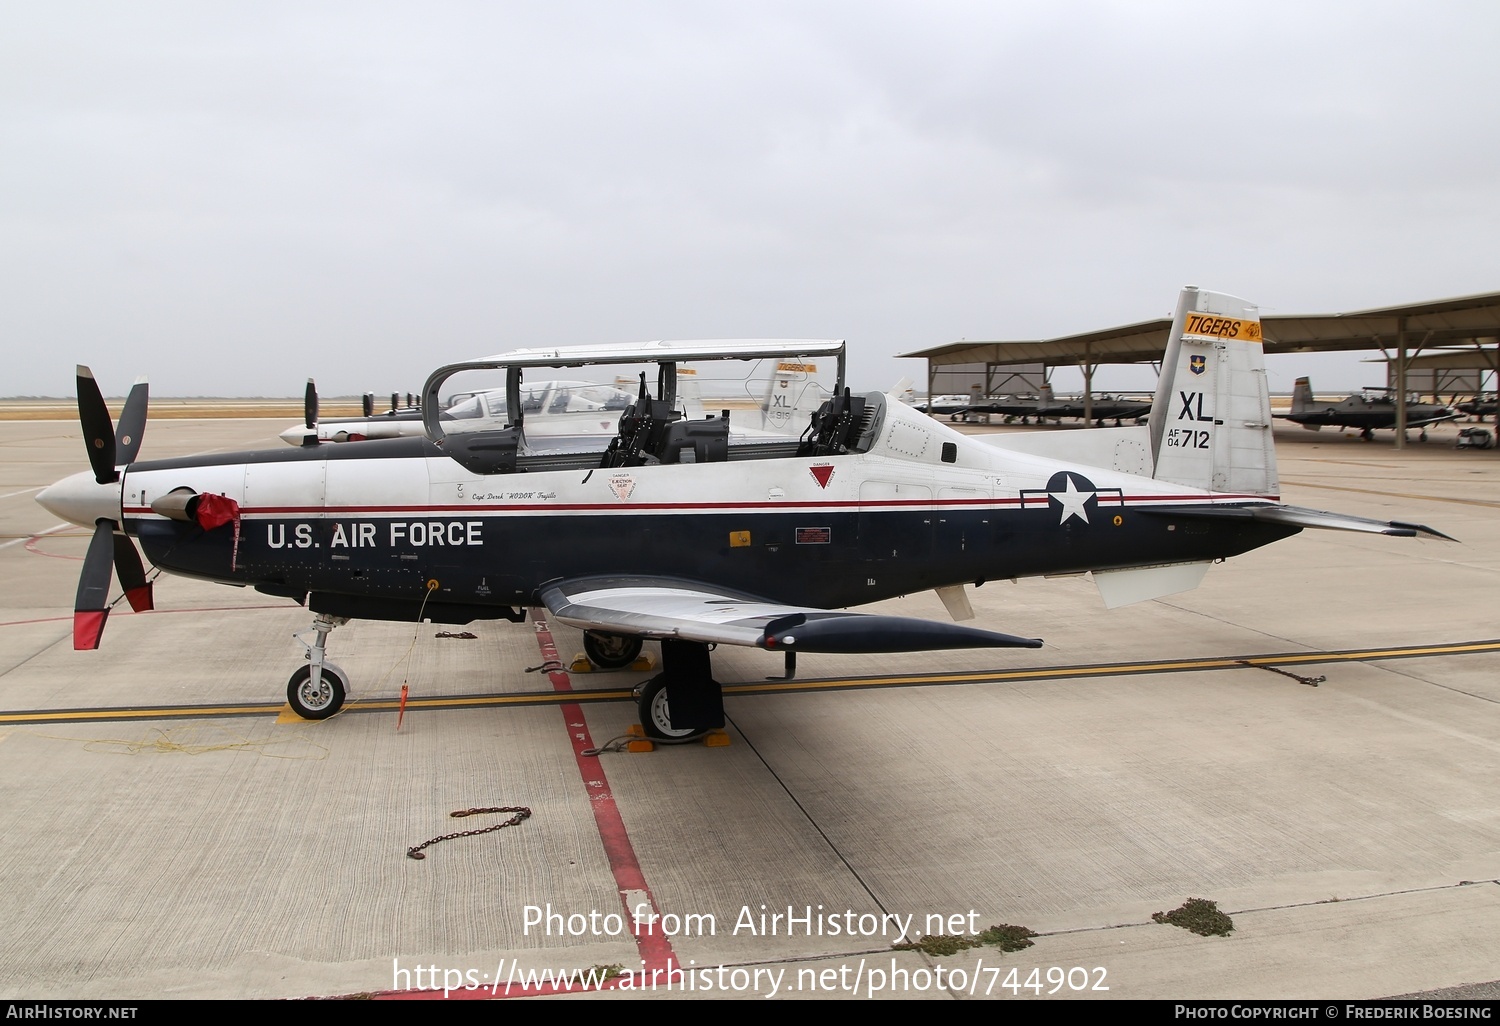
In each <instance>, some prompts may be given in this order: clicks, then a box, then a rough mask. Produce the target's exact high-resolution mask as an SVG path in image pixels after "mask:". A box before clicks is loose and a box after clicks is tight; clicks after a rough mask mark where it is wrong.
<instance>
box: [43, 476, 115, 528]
mask: <svg viewBox="0 0 1500 1026" xmlns="http://www.w3.org/2000/svg"><path fill="white" fill-rule="evenodd" d="M36 501H37V502H39V503H41V504H42V506H43V508H45V509H46V510H47V511H48V512H50V513H52V514H54V515H55V516H58V517H61V518H62V519H63V520H66V521H67V522H68V523H70V524H78V525H79V526H80V527H93V526H94V523H95V521H99V520H116V521H117V520H119V519H120V482H118V481H116V482H113V483H111V484H100V483H99V482H98V481H95V480H94V475H93V474H92V473H91V472H89V471H84V472H83V473H81V474H74V475H73V476H72V477H65V478H63V479H62V480H61V481H59V482H57V484H55V485H52V486H51V487H50V488H44V489H42V492H41V494H40V495H38V496H37V497H36Z"/></svg>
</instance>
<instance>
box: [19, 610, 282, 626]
mask: <svg viewBox="0 0 1500 1026" xmlns="http://www.w3.org/2000/svg"><path fill="white" fill-rule="evenodd" d="M287 608H289V607H287V606H284V605H264V606H198V607H196V608H191V609H149V610H143V611H142V612H141V613H140V614H138V615H145V614H146V613H149V614H150V615H152V616H161V615H163V614H166V613H227V612H239V611H240V610H242V609H287ZM72 619H73V617H72V616H41V617H38V618H36V619H35V620H0V627H24V626H25V625H26V624H28V623H62V622H64V621H67V620H72Z"/></svg>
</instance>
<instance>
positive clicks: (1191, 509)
mask: <svg viewBox="0 0 1500 1026" xmlns="http://www.w3.org/2000/svg"><path fill="white" fill-rule="evenodd" d="M1141 512H1142V513H1145V514H1146V515H1147V516H1156V517H1171V518H1173V519H1179V520H1258V521H1260V522H1261V523H1265V524H1281V525H1283V526H1285V527H1298V528H1300V527H1312V528H1317V529H1319V530H1323V531H1362V532H1364V533H1366V534H1388V535H1393V536H1395V537H1398V538H1416V537H1420V536H1422V535H1427V536H1429V537H1433V538H1442V539H1443V540H1445V541H1457V540H1458V539H1457V538H1453V537H1450V536H1449V535H1446V534H1444V533H1443V532H1442V531H1437V530H1434V529H1433V528H1431V527H1428V526H1427V525H1426V524H1408V523H1406V522H1404V521H1400V520H1371V519H1369V518H1368V517H1352V516H1349V515H1348V514H1345V513H1329V512H1327V511H1325V510H1321V509H1307V508H1305V507H1302V506H1279V505H1278V506H1157V507H1155V508H1154V509H1145V510H1142V511H1141Z"/></svg>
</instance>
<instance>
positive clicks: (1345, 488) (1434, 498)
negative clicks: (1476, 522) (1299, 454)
mask: <svg viewBox="0 0 1500 1026" xmlns="http://www.w3.org/2000/svg"><path fill="white" fill-rule="evenodd" d="M1281 483H1282V484H1284V485H1296V486H1297V487H1299V488H1322V489H1324V490H1325V491H1330V492H1359V493H1360V494H1361V495H1385V496H1389V497H1390V498H1393V499H1416V500H1418V501H1420V502H1454V503H1458V504H1459V505H1461V506H1483V507H1484V508H1485V509H1500V502H1493V501H1491V500H1489V499H1459V498H1455V497H1451V496H1447V495H1418V494H1415V493H1412V492H1387V491H1383V490H1381V489H1378V488H1354V487H1351V486H1350V485H1331V484H1322V483H1320V482H1317V481H1299V480H1297V479H1295V478H1290V477H1283V478H1282V479H1281Z"/></svg>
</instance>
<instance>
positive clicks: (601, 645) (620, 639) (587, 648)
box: [583, 631, 641, 670]
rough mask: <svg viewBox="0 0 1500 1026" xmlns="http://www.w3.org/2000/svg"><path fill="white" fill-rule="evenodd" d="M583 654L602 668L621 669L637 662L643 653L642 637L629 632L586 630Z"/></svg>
mask: <svg viewBox="0 0 1500 1026" xmlns="http://www.w3.org/2000/svg"><path fill="white" fill-rule="evenodd" d="M583 654H584V655H586V656H588V660H589V662H591V663H593V664H594V665H595V666H597V667H599V669H601V670H620V669H623V668H625V667H627V666H629V665H630V664H631V663H633V662H635V660H636V657H637V656H639V655H640V654H641V639H640V638H638V637H635V636H633V635H629V634H601V633H599V632H597V631H585V632H584V634H583Z"/></svg>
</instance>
